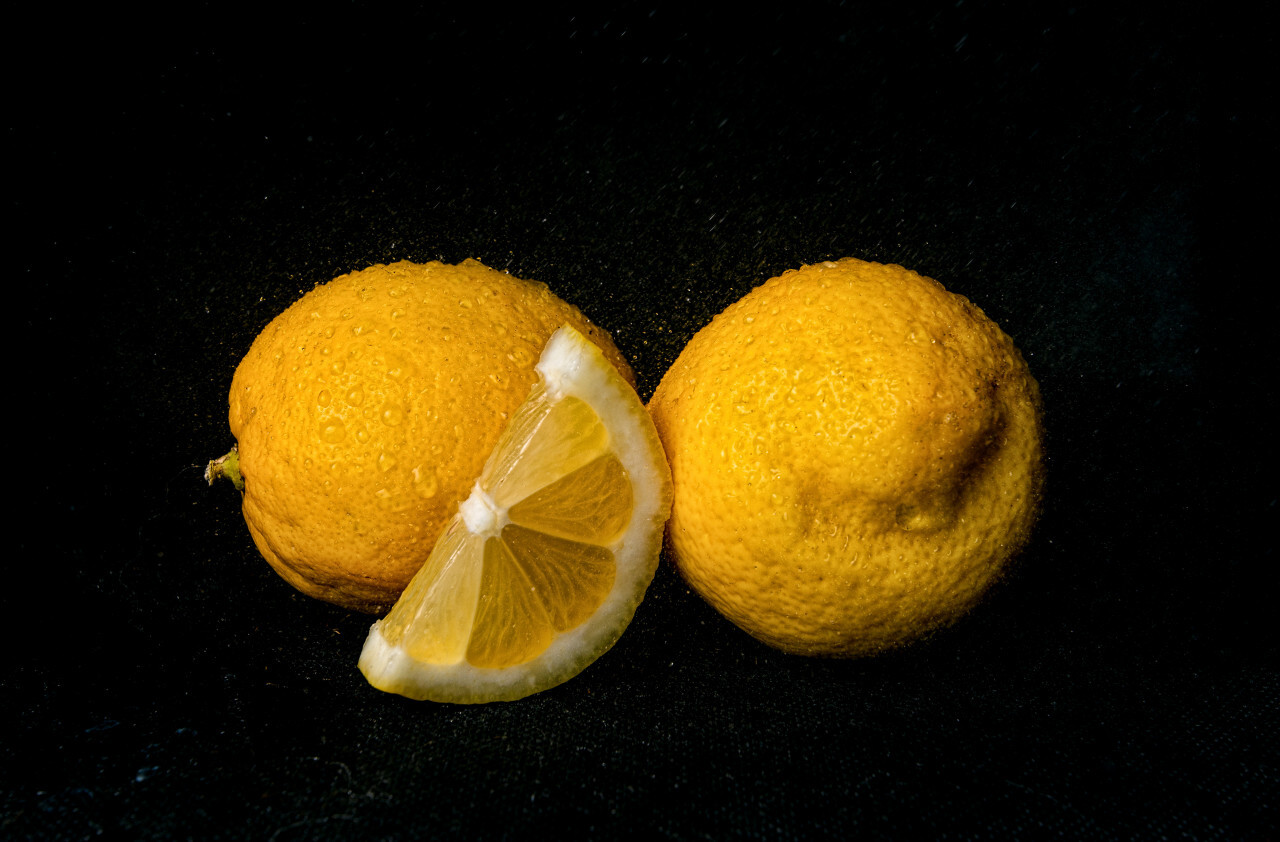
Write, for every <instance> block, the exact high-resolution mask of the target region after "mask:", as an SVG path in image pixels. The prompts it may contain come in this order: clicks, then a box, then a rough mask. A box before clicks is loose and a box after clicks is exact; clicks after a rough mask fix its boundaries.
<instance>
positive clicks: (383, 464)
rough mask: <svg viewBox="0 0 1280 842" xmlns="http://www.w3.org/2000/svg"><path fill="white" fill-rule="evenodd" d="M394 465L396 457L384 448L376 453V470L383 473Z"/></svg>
mask: <svg viewBox="0 0 1280 842" xmlns="http://www.w3.org/2000/svg"><path fill="white" fill-rule="evenodd" d="M395 466H396V459H395V457H394V456H392V455H391V454H390V453H387V452H386V451H385V450H384V451H382V452H381V453H379V454H378V470H379V471H382V472H383V473H384V474H385V473H386V472H387V471H389V470H391V469H392V468H394V467H395Z"/></svg>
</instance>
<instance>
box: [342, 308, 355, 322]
mask: <svg viewBox="0 0 1280 842" xmlns="http://www.w3.org/2000/svg"><path fill="white" fill-rule="evenodd" d="M339 315H340V316H341V317H342V319H343V320H344V321H345V320H347V319H349V318H351V317H352V316H354V315H355V313H354V312H352V310H351V308H350V307H348V308H347V309H345V310H343V311H342V312H341V313H339Z"/></svg>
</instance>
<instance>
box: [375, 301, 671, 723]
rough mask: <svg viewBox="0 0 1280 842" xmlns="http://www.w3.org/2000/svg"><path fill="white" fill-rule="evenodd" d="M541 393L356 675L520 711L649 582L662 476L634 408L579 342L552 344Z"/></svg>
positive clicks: (608, 368) (571, 672)
mask: <svg viewBox="0 0 1280 842" xmlns="http://www.w3.org/2000/svg"><path fill="white" fill-rule="evenodd" d="M537 372H538V382H537V383H536V384H535V385H534V387H533V389H532V390H531V391H530V393H529V396H528V397H527V398H526V399H525V402H524V403H523V404H522V405H521V406H520V408H519V409H518V410H517V411H516V413H515V415H513V416H512V418H511V420H510V422H509V423H508V424H507V428H506V430H505V431H504V432H503V434H502V437H501V438H500V439H499V441H498V445H497V447H496V448H495V449H494V451H493V453H492V454H490V456H489V461H488V462H487V463H486V464H485V467H484V470H483V471H482V473H481V474H480V478H479V479H478V480H477V481H476V483H475V486H474V488H473V489H472V492H471V496H470V497H468V498H467V499H466V500H465V501H464V502H462V503H461V504H460V505H459V506H458V512H457V514H456V515H455V516H454V517H453V519H452V521H450V523H449V525H448V526H447V527H446V528H445V531H444V533H443V534H442V535H441V536H440V538H439V540H438V541H437V542H436V546H435V548H434V549H433V550H432V552H431V555H430V556H429V557H428V559H427V561H426V563H425V564H424V565H423V566H422V569H420V570H419V571H418V573H417V574H416V575H415V576H414V577H413V580H412V581H410V582H409V586H408V587H407V588H406V589H405V591H404V593H403V594H401V596H400V599H399V601H398V602H396V604H395V606H394V607H392V609H391V611H390V613H388V614H387V616H386V617H384V618H383V619H382V620H379V621H378V622H376V623H374V624H373V627H372V628H371V629H370V630H369V637H368V639H367V640H366V641H365V644H364V650H363V651H362V652H361V654H360V670H361V672H363V673H364V675H365V677H366V678H367V679H368V680H369V683H370V684H372V685H373V686H374V687H377V688H378V689H379V690H385V691H387V692H389V693H399V694H401V695H404V696H408V697H410V698H414V699H430V700H432V701H438V702H464V703H474V702H491V701H504V700H505V701H509V700H513V699H520V698H523V697H525V696H528V695H530V694H532V693H537V692H539V691H541V690H546V689H548V688H550V687H554V686H556V685H557V684H560V683H562V682H564V681H567V680H568V679H570V678H572V677H573V676H575V675H577V674H578V673H579V672H581V671H582V670H583V669H584V668H585V667H587V665H589V664H590V663H591V662H593V661H594V660H596V658H598V657H600V655H602V654H604V652H605V651H607V650H608V649H609V647H611V646H612V645H613V644H614V643H615V642H616V641H617V640H618V638H619V637H620V636H621V635H622V632H623V631H624V630H625V629H626V627H627V625H628V624H629V623H630V622H631V618H632V616H633V615H634V614H635V610H636V606H638V605H639V604H640V601H641V600H642V599H643V598H644V593H645V589H646V588H648V586H649V582H650V581H652V579H653V574H654V571H655V570H656V568H657V565H658V554H659V552H660V550H661V548H662V530H663V526H664V524H665V523H666V520H667V516H668V514H669V513H670V511H671V472H670V470H669V469H668V467H667V460H666V457H665V456H664V455H663V451H662V444H661V443H660V442H659V440H658V434H657V431H656V430H655V429H654V426H653V422H652V420H650V418H649V413H648V411H647V410H646V409H645V407H644V404H643V403H641V402H640V398H639V396H637V395H636V393H635V391H634V390H633V389H632V388H631V386H630V385H628V384H627V382H626V381H625V380H623V379H622V377H621V376H620V375H619V374H618V372H617V371H616V370H615V369H614V367H613V365H612V364H611V363H610V362H609V361H608V360H607V359H605V357H604V355H603V354H602V353H600V351H599V350H598V349H597V348H596V346H595V345H593V344H592V343H591V342H589V341H588V340H587V339H586V338H585V337H583V336H582V334H580V333H578V332H577V331H576V330H574V329H573V328H571V327H569V326H567V325H566V326H565V327H562V328H560V329H559V330H558V331H556V332H555V333H554V334H553V335H552V336H551V339H550V340H548V342H547V345H546V347H545V348H544V349H543V352H542V357H541V359H540V360H539V362H538V365H537Z"/></svg>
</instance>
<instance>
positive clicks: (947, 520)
mask: <svg viewBox="0 0 1280 842" xmlns="http://www.w3.org/2000/svg"><path fill="white" fill-rule="evenodd" d="M649 409H650V412H651V413H652V414H653V419H654V422H655V424H656V426H657V429H658V432H659V435H660V436H661V438H662V443H663V446H664V448H665V449H666V452H667V456H668V458H669V459H670V462H671V471H672V481H673V483H674V494H675V497H674V508H673V512H672V517H671V520H670V521H669V522H668V527H667V539H668V547H669V549H670V550H671V555H672V557H673V559H674V562H675V564H676V566H677V567H678V569H679V570H680V572H681V573H682V574H683V576H684V577H685V579H686V580H687V581H688V583H689V585H690V586H691V587H692V588H693V589H694V590H695V591H697V592H698V593H699V594H700V595H702V597H704V598H705V599H706V600H707V601H708V602H709V603H710V604H711V605H713V606H714V607H715V608H716V609H717V610H719V611H720V612H721V613H722V614H724V615H725V616H726V617H728V618H729V619H730V620H732V621H733V622H734V623H736V624H737V625H738V626H740V627H741V628H743V629H744V630H746V631H747V632H749V633H750V634H752V635H754V636H755V637H757V638H758V639H760V640H762V641H764V642H765V643H767V644H769V645H771V646H774V647H777V648H779V649H782V650H784V651H787V652H794V653H801V654H806V655H826V656H839V657H856V656H862V655H869V654H873V653H876V652H880V651H883V650H886V649H889V648H892V647H896V646H899V645H902V644H905V643H908V642H910V641H912V640H915V639H918V638H920V637H921V636H923V635H926V634H927V633H929V632H930V631H932V630H935V629H937V628H939V627H941V626H943V625H945V624H947V623H950V622H952V621H954V620H956V619H957V618H958V617H960V616H961V615H962V614H964V613H965V612H966V611H967V610H969V609H970V608H971V607H972V606H973V605H974V604H975V603H976V602H977V601H978V600H979V598H980V597H981V596H982V595H983V593H984V592H985V591H986V590H987V588H988V587H989V586H990V585H991V584H992V583H993V582H994V581H995V580H996V579H997V578H998V577H999V576H1000V575H1001V573H1002V571H1003V570H1004V569H1005V568H1006V565H1007V563H1008V562H1009V559H1010V557H1011V556H1013V555H1014V554H1015V553H1016V552H1017V551H1018V550H1019V549H1020V548H1021V547H1022V546H1023V545H1024V544H1025V542H1026V541H1027V539H1028V536H1029V533H1030V530H1031V527H1032V523H1033V521H1034V520H1035V517H1036V514H1037V511H1038V507H1039V499H1040V494H1041V486H1042V477H1043V468H1042V465H1043V456H1042V420H1041V414H1042V413H1041V403H1040V396H1039V390H1038V387H1037V385H1036V382H1035V380H1034V379H1033V378H1032V376H1031V373H1030V371H1029V370H1028V368H1027V365H1026V363H1025V361H1024V360H1023V358H1022V356H1021V355H1020V354H1019V353H1018V351H1017V349H1016V348H1015V347H1014V345H1013V342H1012V341H1011V340H1010V339H1009V337H1008V336H1006V335H1005V334H1004V333H1003V332H1002V331H1001V330H1000V328H999V327H997V326H996V325H995V324H994V323H993V322H992V321H991V320H990V319H988V318H987V317H986V316H985V315H984V314H983V312H982V311H981V310H979V309H978V308H977V307H975V306H974V305H973V304H971V303H970V302H969V301H968V300H967V299H965V298H963V297H961V296H958V295H953V294H951V293H949V292H947V291H946V290H945V289H943V287H942V285H941V284H939V283H938V282H936V281H934V280H931V279H929V278H925V277H923V276H921V275H918V274H916V273H915V272H911V271H909V270H907V269H904V268H902V267H901V266H894V265H881V264H878V263H866V262H863V261H861V260H854V259H845V260H840V261H835V262H827V263H822V264H819V265H814V266H804V267H802V268H800V269H799V270H793V271H789V272H786V273H785V274H783V275H782V276H781V277H777V278H773V279H772V280H770V281H768V282H766V283H765V284H763V285H762V286H760V287H757V288H756V289H755V290H753V291H752V292H750V293H748V294H747V295H746V296H745V297H743V298H742V299H741V300H740V301H738V302H737V303H735V304H733V305H731V306H730V307H728V308H727V309H726V310H725V311H724V312H723V313H721V314H720V315H718V316H717V317H716V318H715V319H714V320H713V321H712V322H711V324H709V325H708V326H706V327H705V328H703V329H702V330H701V331H699V332H698V334H697V335H696V336H695V337H694V338H693V339H692V341H690V342H689V344H688V345H687V346H686V347H685V349H684V350H683V352H682V353H681V354H680V356H679V358H678V359H677V360H676V362H675V364H674V365H672V367H671V368H670V370H669V371H667V373H666V375H665V376H664V377H663V379H662V382H661V383H660V385H659V386H658V388H657V390H656V392H655V393H654V395H653V399H652V401H651V402H650V404H649Z"/></svg>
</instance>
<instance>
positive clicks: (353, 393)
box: [347, 386, 364, 406]
mask: <svg viewBox="0 0 1280 842" xmlns="http://www.w3.org/2000/svg"><path fill="white" fill-rule="evenodd" d="M347 403H349V404H351V405H352V406H359V405H360V404H362V403H364V389H361V388H360V387H359V386H357V387H355V388H354V389H352V390H350V391H349V392H347Z"/></svg>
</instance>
